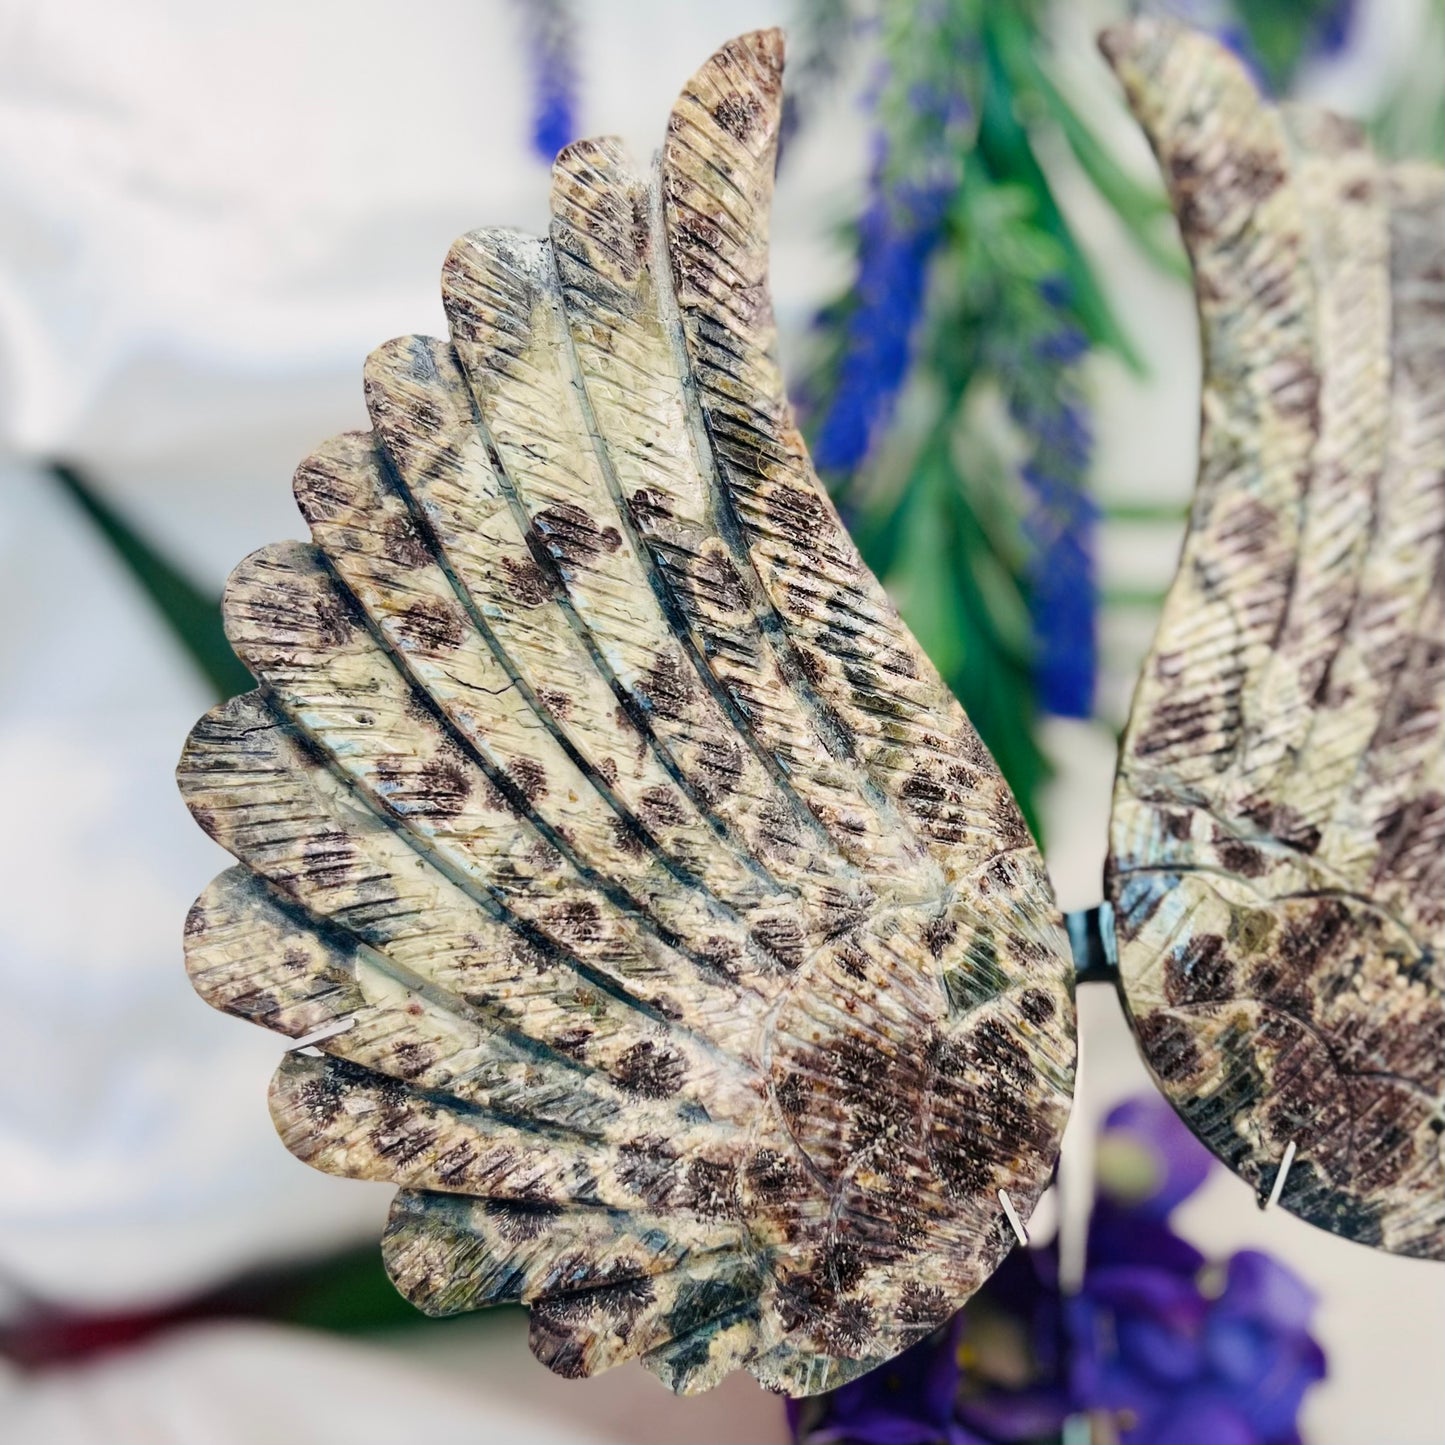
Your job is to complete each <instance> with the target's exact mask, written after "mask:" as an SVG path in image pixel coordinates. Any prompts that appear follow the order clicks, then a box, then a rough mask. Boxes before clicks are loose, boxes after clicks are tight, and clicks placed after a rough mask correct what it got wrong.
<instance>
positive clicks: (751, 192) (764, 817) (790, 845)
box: [179, 31, 1074, 1394]
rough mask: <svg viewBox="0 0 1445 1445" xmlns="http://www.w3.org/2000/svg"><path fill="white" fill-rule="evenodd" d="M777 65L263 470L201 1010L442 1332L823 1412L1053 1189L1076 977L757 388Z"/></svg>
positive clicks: (530, 253) (215, 775)
mask: <svg viewBox="0 0 1445 1445" xmlns="http://www.w3.org/2000/svg"><path fill="white" fill-rule="evenodd" d="M781 70H782V43H781V39H780V36H779V35H778V33H777V32H775V31H764V32H759V33H755V34H751V35H746V36H743V37H742V38H740V39H738V40H735V41H733V42H732V43H731V44H729V45H727V46H725V47H724V48H723V49H722V50H721V51H719V52H718V53H717V55H715V56H714V57H713V58H712V59H711V60H710V61H709V62H708V63H707V64H706V65H705V66H704V67H703V68H702V70H701V71H699V72H698V74H697V75H696V76H695V77H694V78H693V79H692V81H691V82H690V83H689V84H688V86H687V87H686V88H685V89H684V91H683V93H682V95H681V97H680V99H679V101H678V103H677V105H676V107H675V108H674V110H673V113H672V116H671V119H670V121H669V125H668V131H667V139H666V143H665V146H664V148H663V151H662V153H661V156H660V158H659V160H658V162H657V165H656V167H655V168H654V170H653V173H652V175H651V177H650V179H644V178H641V177H639V176H637V175H636V174H634V172H633V171H632V169H631V168H630V165H629V163H628V161H627V159H626V157H625V156H624V154H623V153H622V151H621V149H620V147H619V146H618V145H617V144H616V143H615V142H613V141H606V140H603V141H589V142H583V143H580V144H578V145H575V146H572V147H570V148H569V149H568V150H566V151H564V152H563V154H562V155H561V156H560V157H559V159H558V161H557V165H556V168H555V172H554V185H553V202H552V214H553V219H552V226H551V234H550V237H549V238H548V239H546V240H540V239H535V238H532V237H527V236H522V235H518V234H515V233H511V232H501V231H480V232H475V233H473V234H471V235H468V236H466V237H464V238H463V239H462V240H461V241H459V242H458V243H457V244H456V245H455V246H454V247H453V249H452V251H451V254H450V255H449V256H448V258H447V261H446V265H445V268H444V272H443V296H444V300H445V305H446V312H447V318H448V323H449V327H450V333H451V334H450V338H449V339H448V340H446V341H438V340H433V339H430V338H425V337H407V338H403V339H401V340H399V341H394V342H391V343H389V344H388V345H386V346H383V347H381V348H380V349H379V350H378V351H376V352H375V353H374V354H373V355H372V356H371V358H370V360H369V361H368V363H367V366H366V372H365V381H366V401H367V406H368V410H369V413H370V417H371V430H370V431H369V432H362V433H355V434H351V435H347V436H342V437H338V438H336V439H335V440H334V441H332V442H330V443H328V444H327V445H326V446H324V447H322V448H321V449H320V450H319V451H318V452H317V453H316V454H315V455H314V456H312V457H310V458H308V459H307V460H306V461H305V462H304V463H303V464H302V465H301V467H300V469H299V470H298V472H297V474H296V497H297V501H298V503H299V505H300V507H301V510H302V512H303V513H304V515H305V517H306V520H307V522H308V523H309V525H310V529H311V536H312V541H311V543H310V544H305V545H303V544H299V543H285V544H281V545H278V546H274V547H268V548H265V549H263V550H262V551H260V552H258V553H256V554H255V555H254V556H252V557H251V558H249V559H248V560H247V561H246V562H244V563H243V564H242V565H241V567H240V568H238V569H237V571H236V573H235V574H234V575H233V577H232V578H231V581H230V584H229V586H228V589H227V593H226V602H225V613H226V625H227V629H228V635H229V637H230V638H231V640H232V643H233V645H234V647H235V648H236V651H237V652H238V654H239V655H240V656H241V658H242V659H243V660H244V661H245V663H246V665H247V666H248V667H249V668H250V669H251V671H252V672H253V673H254V675H255V676H256V678H257V680H258V682H259V684H260V686H259V688H258V690H257V691H256V692H253V693H251V694H248V695H247V696H245V697H242V698H237V699H234V700H233V701H231V702H229V703H227V704H225V705H224V706H223V707H220V708H218V709H216V710H215V711H214V712H213V713H211V714H210V715H209V716H208V717H206V718H205V719H204V720H203V721H202V722H201V723H200V724H198V726H197V727H196V729H195V730H194V732H193V733H192V735H191V738H190V741H189V743H188V744H187V747H186V750H185V754H184V757H183V759H182V762H181V766H180V773H179V777H180V784H181V788H182V791H183V792H184V794H185V797H186V800H187V802H188V804H189V805H190V807H191V809H192V811H193V812H194V813H195V815H196V817H197V818H198V820H199V821H200V822H201V823H202V825H203V826H204V827H205V828H206V829H207V831H209V832H210V833H211V834H212V836H214V837H215V838H217V839H218V840H219V841H220V842H221V843H222V844H223V845H224V846H225V847H226V848H228V849H229V850H230V851H231V852H232V853H233V854H234V855H235V856H236V857H237V858H238V859H239V860H240V865H241V866H239V867H238V868H234V869H232V870H231V871H229V872H227V873H225V874H223V875H222V876H221V877H220V878H218V879H217V880H216V881H215V882H214V883H213V884H212V885H211V887H210V888H209V889H208V890H207V892H206V893H205V894H204V895H203V896H202V897H201V899H200V900H199V901H198V902H197V904H196V906H195V908H194V910H193V911H192V914H191V917H190V920H189V922H188V925H187V955H188V966H189V968H190V971H191V976H192V978H193V980H194V982H195V985H196V987H197V989H198V990H199V991H200V992H201V994H202V995H203V996H204V997H205V998H206V999H207V1000H208V1001H209V1002H211V1003H213V1004H214V1005H216V1006H217V1007H220V1008H223V1009H226V1010H227V1011H229V1012H231V1013H235V1014H238V1015H240V1016H242V1017H246V1018H249V1019H252V1020H253V1021H255V1022H257V1023H260V1024H263V1025H265V1026H267V1027H269V1028H273V1029H276V1030H277V1031H279V1032H281V1033H283V1034H287V1035H290V1036H291V1037H293V1038H300V1037H303V1036H305V1035H307V1034H309V1033H312V1032H314V1031H317V1030H319V1029H322V1028H325V1027H328V1026H333V1027H334V1026H338V1025H342V1024H345V1025H347V1026H348V1027H347V1028H346V1030H345V1031H344V1032H341V1033H337V1034H335V1035H334V1036H332V1037H330V1038H328V1039H326V1040H325V1041H324V1042H323V1043H322V1044H321V1045H320V1047H321V1050H322V1054H321V1056H320V1057H316V1056H312V1055H307V1054H302V1053H293V1054H290V1055H288V1056H287V1058H286V1060H285V1062H284V1063H283V1064H282V1066H281V1068H280V1070H279V1071H278V1073H277V1075H276V1079H275V1083H274V1085H273V1089H272V1111H273V1114H274V1117H275V1120H276V1124H277V1127H278V1129H279V1130H280V1132H281V1135H282V1138H283V1139H284V1140H285V1142H286V1144H287V1146H288V1148H290V1149H291V1150H292V1151H293V1152H294V1153H296V1154H297V1155H298V1156H299V1157H300V1158H302V1159H304V1160H306V1161H307V1162H308V1163H311V1164H313V1165H315V1166H316V1167H317V1168H320V1169H324V1170H327V1171H329V1172H332V1173H337V1174H342V1175H348V1176H352V1177H359V1178H367V1179H388V1180H393V1181H395V1182H396V1183H397V1184H399V1185H400V1186H402V1187H401V1191H400V1192H399V1194H398V1195H397V1198H396V1204H395V1207H394V1209H393V1213H392V1219H391V1223H390V1225H389V1227H388V1229H387V1234H386V1238H385V1241H384V1246H383V1248H384V1252H385V1258H386V1262H387V1267H388V1269H389V1270H390V1272H391V1274H392V1277H393V1278H394V1280H395V1281H396V1283H397V1285H398V1287H399V1288H400V1289H401V1290H402V1291H403V1293H405V1294H406V1295H407V1296H408V1297H409V1298H410V1299H412V1300H413V1301H415V1302H416V1303H417V1304H418V1305H419V1306H420V1307H421V1308H423V1309H425V1310H427V1311H429V1312H432V1313H438V1314H446V1313H452V1312H455V1311H459V1310H469V1309H475V1308H478V1307H481V1306H483V1305H487V1304H491V1303H493V1302H496V1301H499V1300H521V1301H523V1302H525V1303H526V1304H528V1305H529V1306H530V1309H531V1336H532V1344H533V1348H534V1350H535V1351H536V1353H537V1354H538V1356H539V1357H540V1358H541V1359H543V1360H544V1361H545V1362H546V1363H547V1364H548V1365H550V1366H551V1367H552V1368H553V1369H555V1370H557V1371H559V1372H561V1373H563V1374H568V1375H586V1374H590V1373H592V1372H594V1371H596V1370H599V1369H603V1368H605V1367H607V1366H609V1365H612V1364H614V1363H616V1362H618V1361H619V1360H622V1359H626V1358H629V1357H633V1356H641V1357H642V1359H643V1360H644V1362H645V1363H646V1364H647V1365H648V1366H649V1367H650V1368H651V1369H653V1370H654V1371H655V1372H656V1373H657V1374H659V1375H660V1376H661V1377H662V1378H663V1379H664V1380H665V1381H666V1382H667V1383H668V1384H670V1385H671V1386H672V1387H673V1388H674V1389H677V1390H688V1391H691V1390H698V1389H704V1388H707V1387H708V1386H710V1385H712V1384H714V1383H716V1382H717V1381H718V1380H719V1379H721V1378H722V1377H723V1376H724V1375H725V1374H727V1373H728V1372H729V1371H730V1370H732V1369H735V1368H738V1367H746V1368H747V1369H749V1370H751V1371H752V1372H753V1373H754V1374H755V1375H756V1376H757V1377H758V1378H759V1379H761V1380H762V1381H764V1382H765V1383H767V1384H768V1385H770V1386H772V1387H774V1388H777V1389H780V1390H785V1391H788V1392H790V1393H793V1394H808V1393H813V1392H816V1391H819V1390H823V1389H826V1388H828V1387H830V1386H832V1385H835V1384H837V1383H839V1382H841V1381H843V1380H845V1379H848V1378H850V1377H851V1376H853V1375H855V1374H857V1373H860V1372H861V1371H863V1370H865V1369H867V1368H869V1367H870V1366H872V1365H875V1364H877V1363H879V1362H881V1361H882V1360H884V1359H886V1358H888V1357H890V1356H891V1355H893V1354H895V1353H897V1352H898V1351H899V1350H901V1349H903V1348H904V1347H905V1346H906V1345H908V1344H909V1343H910V1342H911V1341H913V1340H914V1339H916V1338H918V1337H919V1336H920V1335H922V1334H924V1333H926V1332H927V1331H928V1330H930V1329H931V1328H933V1327H934V1326H935V1325H937V1324H938V1323H939V1322H940V1321H942V1320H943V1319H944V1318H945V1317H946V1316H947V1315H948V1314H949V1313H950V1312H952V1311H953V1310H954V1309H956V1308H957V1307H958V1305H959V1304H960V1303H961V1302H962V1301H963V1300H964V1299H966V1298H967V1296H968V1295H969V1294H970V1293H971V1292H972V1291H973V1290H974V1289H975V1288H976V1287H977V1286H978V1284H979V1283H980V1282H981V1281H982V1280H983V1279H984V1278H986V1277H987V1275H988V1274H989V1272H990V1271H991V1270H992V1269H993V1268H994V1266H995V1265H996V1264H997V1262H998V1260H999V1259H1000V1258H1001V1257H1002V1255H1003V1254H1004V1252H1005V1251H1006V1250H1007V1249H1008V1247H1009V1245H1010V1243H1011V1240H1012V1235H1011V1232H1010V1228H1009V1226H1008V1224H1007V1222H1006V1220H1005V1216H1004V1214H1003V1211H1002V1209H1001V1207H1000V1201H999V1198H998V1191H999V1190H1000V1188H1006V1189H1007V1190H1008V1191H1009V1194H1010V1196H1011V1198H1012V1201H1013V1203H1014V1204H1015V1205H1016V1206H1017V1208H1018V1209H1019V1211H1020V1212H1021V1213H1022V1214H1024V1215H1025V1216H1026V1215H1027V1214H1028V1213H1029V1211H1030V1210H1031V1209H1032V1207H1033V1204H1034V1202H1035V1200H1036V1199H1037V1197H1038V1195H1039V1193H1040V1192H1041V1190H1042V1189H1043V1187H1044V1186H1045V1184H1046V1183H1047V1181H1048V1178H1049V1174H1050V1171H1051V1168H1052V1165H1053V1162H1054V1159H1055V1156H1056V1153H1057V1148H1058V1141H1059V1136H1060V1133H1061V1131H1062V1128H1063V1123H1064V1119H1065V1116H1066V1114H1067V1110H1068V1103H1069V1098H1070V1092H1071V1088H1072V1077H1073V1067H1074V1033H1073V1004H1072V971H1071V964H1070V961H1069V955H1068V948H1067V944H1066V941H1065V939H1064V935H1063V932H1062V929H1061V928H1060V926H1059V921H1058V919H1057V915H1056V910H1055V907H1054V904H1053V900H1052V895H1051V893H1050V889H1049V884H1048V880H1047V877H1046V875H1045V873H1044V870H1043V865H1042V862H1041V860H1040V858H1039V855H1038V853H1037V851H1036V849H1035V848H1034V846H1033V844H1032V842H1031V841H1030V840H1029V837H1028V834H1027V832H1026V830H1025V828H1024V825H1023V823H1022V821H1021V819H1020V816H1019V813H1018V810H1017V808H1016V806H1015V804H1014V801H1013V799H1012V797H1011V796H1010V794H1009V792H1008V789H1007V787H1006V786H1005V784H1004V783H1003V781H1002V779H1001V777H1000V776H999V774H998V771H997V769H996V768H995V766H994V764H993V762H992V760H991V759H990V757H989V756H988V753H987V752H986V750H985V749H984V748H983V746H982V745H981V744H980V742H979V740H978V737H977V735H976V734H975V733H974V731H973V729H972V728H971V727H970V725H969V723H968V721H967V719H966V718H965V717H964V715H963V713H962V711H961V710H960V709H959V707H958V705H957V703H956V702H955V701H954V699H953V698H952V697H951V696H950V695H949V693H948V691H947V689H946V687H945V686H944V685H943V683H942V682H941V681H940V679H939V677H938V675H937V673H936V672H935V670H934V669H933V667H932V666H931V665H930V664H929V662H928V660H927V658H926V657H925V656H924V655H923V654H922V652H921V651H920V649H919V648H918V646H917V644H916V643H915V642H914V640H913V638H912V637H911V636H910V635H909V633H908V631H907V629H906V628H905V627H904V625H903V623H902V622H901V621H900V619H899V616H898V614H897V612H896V610H895V609H894V607H893V605H892V604H891V602H890V601H889V599H888V597H887V596H886V595H885V593H884V592H883V590H882V588H881V587H880V586H879V584H878V583H877V581H876V580H875V579H874V578H873V577H872V576H871V575H870V574H869V572H868V571H867V569H866V568H865V567H864V566H863V564H862V562H861V561H860V559H859V556H858V553H857V551H856V550H855V548H854V546H853V544H852V542H851V541H850V540H849V538H848V535H847V533H846V531H845V530H844V528H843V527H842V525H841V523H840V521H839V519H838V516H837V514H836V512H835V511H834V509H833V508H832V506H831V504H830V503H829V501H828V499H827V497H826V495H825V494H824V492H823V490H822V489H821V487H820V486H819V484H818V481H817V479H816V477H815V476H814V474H813V470H812V467H811V465H810V463H809V461H808V457H807V454H806V451H805V450H804V447H803V444H802V441H801V439H800V437H799V435H798V432H797V430H796V428H795V426H794V424H793V421H792V417H791V414H790V411H789V408H788V404H787V399H786V396H785V395H784V391H783V385H782V378H781V374H780V372H779V369H778V364H777V360H776V356H775V353H774V328H773V321H772V313H771V308H770V302H769V297H768V290H767V213H768V205H769V201H770V196H771V190H772V176H773V166H774V155H775V149H776V144H777V130H778V117H779V100H780V92H781Z"/></svg>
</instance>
